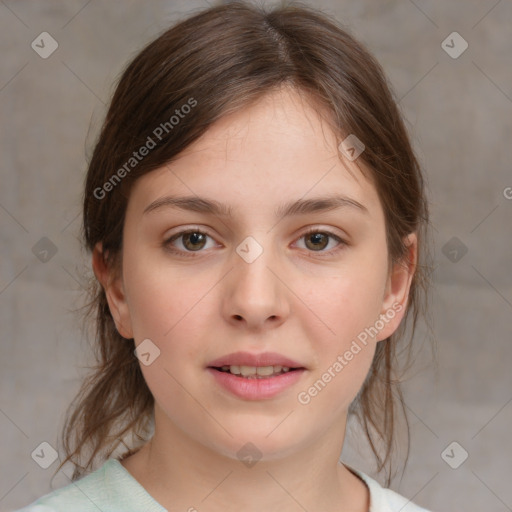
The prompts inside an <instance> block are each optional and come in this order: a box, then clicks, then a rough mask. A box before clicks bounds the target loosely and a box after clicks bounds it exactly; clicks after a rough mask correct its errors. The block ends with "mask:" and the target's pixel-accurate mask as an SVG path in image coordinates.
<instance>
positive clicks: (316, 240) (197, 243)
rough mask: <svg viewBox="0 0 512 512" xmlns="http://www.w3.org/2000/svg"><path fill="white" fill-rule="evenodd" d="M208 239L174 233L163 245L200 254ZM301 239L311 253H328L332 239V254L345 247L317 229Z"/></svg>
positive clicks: (192, 233) (194, 232)
mask: <svg viewBox="0 0 512 512" xmlns="http://www.w3.org/2000/svg"><path fill="white" fill-rule="evenodd" d="M208 238H211V239H212V240H213V238H212V237H210V235H208V234H207V233H205V232H204V231H201V230H200V229H192V230H188V231H180V232H179V233H176V234H175V235H173V236H171V237H170V238H169V239H167V240H166V241H165V242H164V244H163V245H164V246H165V247H167V248H169V249H170V250H171V251H172V252H175V253H194V252H200V251H201V250H202V249H204V248H205V246H206V242H207V239H208ZM180 239H181V241H180V243H181V246H182V248H176V245H174V243H173V242H175V241H177V240H180ZM302 239H305V246H306V249H310V250H311V251H312V252H330V251H328V250H327V251H326V250H325V248H326V247H327V246H328V245H329V242H330V241H331V240H332V239H334V240H335V241H336V242H337V246H336V247H337V248H336V247H335V248H334V250H333V251H332V252H335V251H337V250H338V249H339V247H338V246H340V245H346V244H345V242H344V241H343V240H342V239H341V238H340V237H339V236H337V235H335V234H334V233H332V232H330V231H321V230H318V229H313V230H310V231H308V232H307V233H304V234H303V235H302V236H300V237H299V240H302ZM207 248H208V247H207Z"/></svg>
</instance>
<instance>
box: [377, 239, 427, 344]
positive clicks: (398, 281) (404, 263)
mask: <svg viewBox="0 0 512 512" xmlns="http://www.w3.org/2000/svg"><path fill="white" fill-rule="evenodd" d="M405 244H406V246H407V252H406V253H405V254H404V256H403V258H402V259H401V260H400V261H398V262H395V264H394V265H393V268H392V269H390V272H389V276H388V280H387V282H386V288H385V291H384V297H383V303H382V310H381V313H380V316H379V319H382V321H383V323H384V328H383V329H382V330H381V331H380V332H379V333H378V335H377V337H376V338H375V341H382V340H385V339H386V338H388V337H389V336H391V335H392V334H393V333H394V332H395V331H396V330H397V329H398V326H399V325H400V322H401V321H402V318H403V317H404V315H405V313H406V311H407V302H408V299H409V290H410V288H411V282H412V278H413V276H414V273H415V271H416V265H417V258H418V239H417V236H416V233H410V234H409V235H407V237H406V238H405Z"/></svg>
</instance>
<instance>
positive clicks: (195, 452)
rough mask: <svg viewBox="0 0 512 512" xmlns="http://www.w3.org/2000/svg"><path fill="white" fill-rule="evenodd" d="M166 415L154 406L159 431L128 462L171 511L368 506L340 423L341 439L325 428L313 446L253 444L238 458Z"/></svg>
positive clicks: (359, 510) (358, 510)
mask: <svg viewBox="0 0 512 512" xmlns="http://www.w3.org/2000/svg"><path fill="white" fill-rule="evenodd" d="M162 416H164V415H163V413H162V412H161V411H158V409H157V408H155V433H154V436H153V438H152V439H151V440H150V441H149V442H148V443H146V445H144V446H143V447H142V448H141V449H140V450H139V451H138V452H136V453H135V454H134V455H132V456H130V457H128V458H126V459H124V460H123V461H122V464H123V466H124V467H125V468H126V469H127V470H128V471H129V472H130V473H131V474H132V476H134V477H135V478H136V480H138V481H139V483H140V484H141V485H142V486H143V487H144V488H145V489H146V490H147V492H148V493H149V494H150V495H151V496H152V497H153V498H154V499H155V500H156V501H157V502H158V503H160V504H161V505H162V506H163V507H165V508H167V509H168V510H179V509H181V510H191V511H193V510H195V509H198V510H202V511H205V512H220V511H222V512H226V511H231V510H233V511H234V510H240V509H243V510H246V511H247V512H253V511H254V512H256V511H258V512H259V511H261V510H279V511H280V512H292V511H293V512H297V511H299V510H324V511H332V512H334V511H339V510H347V511H348V510H350V511H354V512H367V511H368V509H369V493H368V489H367V487H366V485H365V484H364V483H363V482H362V481H361V480H360V479H359V478H358V477H357V476H355V475H354V474H353V473H352V472H351V471H349V470H348V469H347V468H346V467H345V466H343V465H342V464H340V463H339V462H338V456H339V454H340V453H341V448H342V445H343V438H344V428H343V429H342V433H341V439H339V437H340V432H339V430H340V429H339V424H336V429H337V433H336V435H337V437H336V440H337V442H336V443H333V442H332V439H333V435H332V432H331V433H329V432H327V433H325V434H324V435H323V436H319V437H318V438H316V439H315V442H314V444H312V445H311V446H308V447H303V448H302V449H301V450H300V451H298V450H295V451H293V452H291V453H289V454H288V455H286V456H280V457H276V458H271V459H270V458H268V457H269V456H268V455H267V456H261V454H260V453H259V452H257V451H256V448H253V447H252V446H253V445H249V444H248V445H246V451H245V452H244V453H242V454H241V455H240V459H242V460H240V459H239V458H233V457H232V456H229V455H228V454H226V455H223V454H222V453H220V452H221V451H222V450H221V449H219V450H214V449H211V448H210V447H206V446H205V445H204V444H202V443H199V442H197V441H195V440H194V439H193V438H192V437H190V436H188V435H186V433H184V432H183V431H182V430H180V429H179V428H178V427H177V426H176V425H174V424H173V423H172V422H171V421H170V420H169V418H167V417H165V418H163V417H162ZM244 456H245V457H247V458H245V459H244ZM260 457H261V458H260Z"/></svg>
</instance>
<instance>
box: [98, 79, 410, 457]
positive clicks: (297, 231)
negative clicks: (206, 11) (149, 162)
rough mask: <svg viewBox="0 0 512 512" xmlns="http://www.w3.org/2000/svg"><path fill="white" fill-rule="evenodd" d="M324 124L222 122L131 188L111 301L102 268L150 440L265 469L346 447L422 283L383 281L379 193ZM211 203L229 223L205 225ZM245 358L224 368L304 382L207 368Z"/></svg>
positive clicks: (245, 116)
mask: <svg viewBox="0 0 512 512" xmlns="http://www.w3.org/2000/svg"><path fill="white" fill-rule="evenodd" d="M317 112H318V110H317V109H314V108H313V107H311V106H308V104H307V103H306V102H305V101H304V99H301V97H300V96H298V95H297V93H296V92H294V91H292V90H289V89H282V90H281V91H280V92H275V93H273V94H271V95H267V96H266V97H265V98H264V99H262V100H261V101H259V102H258V103H256V104H255V105H253V106H251V107H249V108H246V109H244V110H241V111H239V112H237V113H235V114H231V115H229V116H226V117H224V118H222V119H221V120H220V121H218V122H217V123H216V124H215V125H214V126H213V127H211V128H210V129H209V130H208V132H207V133H206V134H205V135H204V136H203V137H202V138H201V139H199V140H197V141H196V142H195V143H194V144H193V145H191V146H190V147H188V148H187V149H186V150H185V151H184V152H183V153H182V154H181V155H180V157H179V158H178V159H176V160H175V161H173V162H172V163H170V164H168V165H166V166H164V167H162V168H160V169H157V170H155V171H152V172H150V173H149V174H147V175H145V176H143V177H142V178H140V179H139V180H138V181H137V182H136V183H135V185H134V188H133V189H132V192H131V195H130V198H129V204H128V208H127V212H126V219H125V225H124V234H123V236H124V240H123V265H122V276H120V277H119V278H118V279H117V280H115V281H113V282H112V283H110V284H108V285H107V284H106V283H107V275H108V271H107V270H105V269H102V266H101V264H100V263H99V260H100V259H99V256H98V255H99V251H98V252H95V256H94V259H93V265H94V269H95V273H96V275H97V276H98V278H99V279H100V280H101V281H102V283H104V285H105V287H106V290H107V298H108V301H109V305H110V309H111V311H112V314H113V316H114V319H115V321H116V325H117V328H118V330H119V332H120V333H121V335H122V336H124V337H125V338H134V340H135V344H136V345H137V346H139V345H141V343H143V342H144V345H141V347H142V348H141V351H140V352H141V353H145V354H146V355H145V356H144V357H145V359H146V361H145V362H146V363H147V362H150V364H147V365H146V364H143V362H141V363H140V364H141V369H142V372H143V374H144V377H145V379H146V382H147V384H148V386H149V388H150V390H151V392H152V394H153V396H154V398H155V403H156V405H155V407H156V408H157V410H158V411H159V412H160V414H159V415H158V416H156V417H157V418H159V419H158V420H157V424H156V429H157V430H158V429H160V430H162V429H164V428H165V425H167V426H169V427H170V426H172V428H173V429H174V430H175V431H179V432H181V433H182V434H183V435H184V436H187V437H188V438H191V439H192V440H194V441H196V442H197V443H200V444H201V445H203V446H205V447H208V448H210V449H212V450H214V451H215V452H218V453H222V454H225V455H227V456H229V457H232V458H235V457H237V452H238V450H240V448H241V447H242V446H243V445H245V444H246V443H247V442H248V441H251V442H252V443H253V444H254V445H256V446H257V448H258V449H259V451H260V452H261V454H262V456H263V457H267V458H268V459H271V458H275V457H279V456H282V455H285V454H287V453H291V452H293V451H294V450H299V449H301V447H305V446H307V445H308V444H309V445H311V444H312V443H313V441H314V440H315V439H319V438H320V437H321V436H324V435H327V434H328V433H329V432H337V434H336V435H339V434H340V432H341V433H343V431H344V426H345V421H346V414H347V409H348V407H349V404H350V403H351V401H352V400H353V399H354V397H355V396H356V394H357V392H358V391H359V389H360V387H361V385H362V383H363V381H364V379H365V377H366V375H367V373H368V370H369V368H370V365H371V361H372V357H373V354H374V351H375V348H376V344H377V343H378V342H379V341H380V340H384V339H385V338H386V337H388V336H389V335H390V334H392V332H393V331H394V330H395V329H396V328H397V327H398V325H399V323H400V320H401V318H402V316H403V314H404V312H405V308H404V307H403V305H404V304H405V303H406V300H407V294H408V290H409V286H410V279H411V276H412V272H413V269H412V268H410V267H405V266H397V267H396V268H394V269H392V272H388V270H389V269H388V255H387V246H386V234H385V223H384V212H383V210H382V206H381V204H380V201H379V198H378V195H377V191H376V189H375V187H374V186H373V184H372V183H371V182H370V181H368V180H367V179H366V178H365V177H364V176H363V174H362V173H361V171H360V170H359V165H363V164H362V161H361V160H360V159H357V160H355V161H353V162H351V161H349V160H348V159H347V158H346V157H344V156H343V155H342V154H341V153H340V151H339V150H338V145H339V142H340V140H339V139H337V138H336V136H335V134H334V133H333V132H332V131H331V130H330V129H329V127H328V126H327V124H326V123H325V122H322V120H321V119H320V118H319V117H318V114H317ZM167 196H172V197H173V198H181V197H185V196H187V197H190V196H191V197H192V198H193V199H195V200H198V199H199V198H201V199H203V201H199V202H197V201H196V202H195V203H193V202H191V201H188V202H186V201H183V202H181V207H180V205H179V204H169V202H167V204H166V203H165V201H160V200H162V198H165V197H167ZM334 197H342V198H343V200H340V201H338V202H337V203H336V204H334V205H332V206H331V208H330V209H325V208H320V207H321V206H325V204H326V203H322V202H321V201H320V202H318V201H317V200H319V199H332V198H334ZM312 200H315V201H317V202H311V201H312ZM155 201H159V202H160V204H159V203H155ZM298 201H301V202H303V205H302V206H303V208H294V209H293V208H291V209H290V208H288V210H290V211H288V212H286V215H283V212H285V210H286V209H287V206H290V205H292V204H293V203H295V202H298ZM207 202H216V203H215V204H217V203H219V204H220V206H221V207H222V208H223V209H225V210H230V214H229V215H228V214H227V213H228V212H227V211H225V212H215V213H212V212H211V211H201V210H211V208H204V207H205V205H206V204H207ZM150 205H153V206H150ZM187 206H188V207H189V208H194V209H188V208H187ZM308 206H309V208H308ZM183 232H188V233H185V234H183ZM410 242H411V246H410V247H411V254H412V255H415V243H416V242H415V238H414V236H413V235H412V236H411V237H410ZM414 259H415V258H414ZM144 340H146V341H144ZM148 340H150V341H148ZM382 343H385V341H382ZM236 352H245V353H246V354H247V353H249V355H252V356H255V357H256V359H250V358H249V356H247V355H246V356H245V359H244V357H242V360H240V361H237V360H235V359H233V360H231V362H233V361H234V362H235V363H239V364H233V365H231V364H229V365H228V366H230V370H232V371H234V372H237V369H236V368H233V366H240V364H241V365H242V366H260V367H261V366H278V365H274V364H273V363H275V362H279V356H280V357H283V358H287V359H288V360H291V362H290V361H289V362H290V367H292V368H293V367H297V368H300V369H299V370H290V371H288V372H285V373H284V375H281V376H273V377H270V376H269V377H266V378H264V379H253V378H251V379H249V378H247V377H241V376H236V375H231V374H230V375H228V374H227V373H224V372H221V371H219V370H215V369H213V368H209V367H210V366H211V365H212V363H213V362H215V360H219V358H221V359H222V358H223V357H224V356H229V355H230V354H233V353H236ZM265 352H271V353H273V354H274V356H270V358H269V359H257V358H258V356H260V355H261V354H262V353H265ZM147 354H149V355H147ZM221 362H222V361H221ZM228 362H230V361H229V360H228ZM244 362H248V363H249V364H248V365H244V364H243V363H244ZM281 362H282V361H281ZM217 363H219V361H217ZM251 363H252V364H251ZM219 364H220V363H219ZM214 366H215V365H214ZM285 366H286V365H285ZM251 370H252V369H249V370H248V371H251ZM273 370H275V371H279V369H278V368H273ZM281 372H282V370H281ZM260 373H261V370H260ZM263 373H264V371H263ZM272 379H275V380H272ZM258 381H259V382H260V383H259V384H257V382H258ZM292 412H293V414H291V413H292ZM158 422H160V424H159V423H158ZM270 433H272V434H271V435H269V434H270Z"/></svg>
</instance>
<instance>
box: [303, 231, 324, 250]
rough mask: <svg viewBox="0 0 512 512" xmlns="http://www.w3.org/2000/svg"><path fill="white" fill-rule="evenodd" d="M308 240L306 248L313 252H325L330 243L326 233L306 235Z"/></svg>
mask: <svg viewBox="0 0 512 512" xmlns="http://www.w3.org/2000/svg"><path fill="white" fill-rule="evenodd" d="M305 239H306V246H307V247H308V249H313V250H321V251H322V250H323V249H325V248H326V247H327V244H328V243H329V236H328V235H326V234H325V233H320V232H317V233H309V234H307V235H305Z"/></svg>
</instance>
